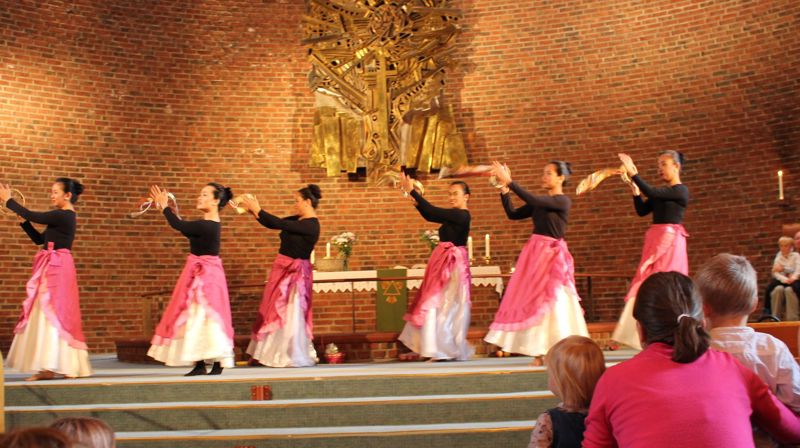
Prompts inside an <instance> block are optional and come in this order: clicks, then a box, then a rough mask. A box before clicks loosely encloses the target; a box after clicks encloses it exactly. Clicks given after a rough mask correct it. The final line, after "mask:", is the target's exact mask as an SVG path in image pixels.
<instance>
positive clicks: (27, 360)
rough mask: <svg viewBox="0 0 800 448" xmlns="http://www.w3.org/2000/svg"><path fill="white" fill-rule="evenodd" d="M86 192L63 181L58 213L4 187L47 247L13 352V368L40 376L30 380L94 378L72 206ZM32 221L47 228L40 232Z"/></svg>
mask: <svg viewBox="0 0 800 448" xmlns="http://www.w3.org/2000/svg"><path fill="white" fill-rule="evenodd" d="M82 192H83V185H81V183H80V182H78V181H76V180H72V179H69V178H66V177H61V178H58V179H56V181H55V183H53V186H52V188H51V189H50V202H51V203H52V204H53V206H54V207H55V208H56V210H51V211H48V212H32V211H30V210H28V209H26V208H25V207H23V206H22V205H20V204H19V203H17V202H16V201H15V200H14V199H11V189H10V188H9V186H8V185H0V201H2V202H5V204H6V207H7V208H8V209H9V210H11V211H13V212H15V213H16V214H18V215H19V216H21V217H22V218H23V219H25V222H24V223H22V224H21V226H22V228H23V230H25V233H27V234H28V236H29V237H30V238H31V240H33V242H34V243H35V244H37V245H38V244H42V245H43V249H42V250H40V251H39V253H37V254H36V258H35V259H34V261H33V276H32V277H31V279H30V280H29V281H28V285H27V290H28V298H27V299H25V302H23V304H22V313H21V314H20V317H19V321H17V326H16V327H15V328H14V333H15V334H14V341H13V342H12V343H11V350H9V352H8V363H7V366H8V367H11V368H15V369H19V370H22V371H29V372H38V373H36V374H35V375H33V376H31V377H30V378H28V379H27V380H28V381H36V380H48V379H53V378H55V376H56V374H58V375H63V376H64V377H67V378H75V377H82V376H89V375H91V374H92V370H91V366H90V365H89V353H88V351H87V347H86V338H84V336H83V331H82V329H81V310H80V303H79V300H78V280H77V275H76V273H75V262H74V260H73V259H72V252H70V249H71V248H72V242H73V241H74V240H75V229H76V227H77V216H76V214H75V208H74V206H73V204H75V203H76V202H78V196H80V194H81V193H82ZM31 222H35V223H37V224H46V225H47V228H46V229H45V231H44V233H40V232H39V231H38V230H36V229H35V228H34V227H33V225H32V224H31Z"/></svg>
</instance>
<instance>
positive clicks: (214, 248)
mask: <svg viewBox="0 0 800 448" xmlns="http://www.w3.org/2000/svg"><path fill="white" fill-rule="evenodd" d="M164 216H165V217H166V218H167V222H169V225H170V226H171V227H172V228H173V229H175V230H177V231H179V232H181V233H182V234H183V236H185V237H186V238H188V239H189V252H191V253H192V255H198V256H202V255H219V241H220V238H221V236H222V224H220V223H218V222H216V221H211V220H208V219H200V220H197V221H184V220H182V219H180V218H178V217H177V216H175V213H174V212H173V211H172V209H171V208H169V207H167V208H165V209H164Z"/></svg>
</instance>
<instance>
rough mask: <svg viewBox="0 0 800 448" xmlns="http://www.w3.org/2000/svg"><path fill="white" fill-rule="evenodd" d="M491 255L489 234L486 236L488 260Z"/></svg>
mask: <svg viewBox="0 0 800 448" xmlns="http://www.w3.org/2000/svg"><path fill="white" fill-rule="evenodd" d="M490 253H491V252H490V251H489V234H488V233H487V234H486V258H489V254H490Z"/></svg>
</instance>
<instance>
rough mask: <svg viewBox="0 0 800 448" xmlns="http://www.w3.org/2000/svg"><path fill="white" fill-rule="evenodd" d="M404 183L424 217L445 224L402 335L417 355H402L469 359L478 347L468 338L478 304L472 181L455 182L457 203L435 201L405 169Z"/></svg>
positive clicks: (451, 189)
mask: <svg viewBox="0 0 800 448" xmlns="http://www.w3.org/2000/svg"><path fill="white" fill-rule="evenodd" d="M400 187H401V188H402V189H403V191H404V192H405V193H406V194H410V196H411V198H412V199H413V200H414V201H416V204H415V205H416V207H417V211H419V214H420V215H422V217H423V218H425V219H426V220H427V221H430V222H436V223H441V224H442V225H441V227H439V244H438V245H437V246H436V249H434V250H433V253H432V254H431V256H430V258H429V259H428V265H427V266H426V268H425V276H424V278H423V279H422V285H421V286H420V288H419V290H418V291H417V295H416V297H415V298H414V303H413V305H411V311H409V312H408V313H407V314H406V315H405V316H404V317H403V318H404V319H405V320H406V325H405V327H404V328H403V332H402V333H400V337H399V339H400V342H402V343H403V344H405V345H406V347H408V348H409V349H411V351H413V352H414V353H415V354H416V355H411V356H409V355H401V358H400V359H403V360H410V359H414V358H415V357H417V356H422V357H425V358H430V359H431V360H448V359H456V360H459V361H464V360H467V359H469V357H470V356H472V354H473V352H474V349H473V348H472V346H470V344H469V342H468V341H467V331H468V330H469V320H470V307H471V305H472V304H471V302H470V284H471V282H472V277H471V274H470V270H469V256H468V255H467V248H466V247H465V246H466V244H467V237H468V236H469V224H470V219H471V217H470V214H469V210H467V202H468V201H469V186H467V184H466V182H463V181H455V182H453V183H451V184H450V187H449V189H448V195H449V196H450V205H451V206H452V207H451V208H439V207H434V206H433V205H431V204H430V203H429V202H428V201H427V200H425V199H424V198H423V197H422V195H420V194H419V193H418V192H417V191H416V190H414V183H413V179H411V178H410V177H408V176H406V175H405V174H401V175H400Z"/></svg>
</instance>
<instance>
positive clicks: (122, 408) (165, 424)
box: [6, 391, 557, 431]
mask: <svg viewBox="0 0 800 448" xmlns="http://www.w3.org/2000/svg"><path fill="white" fill-rule="evenodd" d="M556 404H557V399H556V398H555V397H554V396H553V395H552V394H551V393H549V392H542V391H540V392H514V393H503V394H449V395H424V396H404V397H397V396H391V397H359V398H333V399H331V398H329V399H297V400H272V401H210V402H202V401H192V402H178V403H127V404H93V405H63V406H11V407H7V408H6V419H7V422H8V424H9V426H11V427H21V426H36V425H47V424H49V423H50V422H52V421H53V420H54V419H56V418H60V417H82V416H89V417H96V418H100V419H102V420H103V421H105V422H107V423H108V424H109V425H111V426H112V427H113V428H114V429H115V430H116V431H175V430H203V429H223V428H224V429H245V428H258V427H266V426H268V427H270V428H291V427H294V426H296V425H297V423H298V422H303V424H304V425H307V426H309V427H337V426H356V425H361V426H372V425H412V424H415V423H420V422H425V423H430V424H436V423H440V424H443V423H466V422H491V421H495V420H533V419H535V418H536V416H537V415H539V413H541V412H543V411H544V410H545V409H548V408H550V407H553V406H555V405H556Z"/></svg>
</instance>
